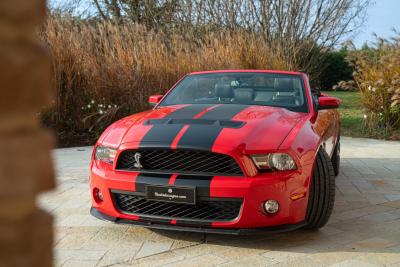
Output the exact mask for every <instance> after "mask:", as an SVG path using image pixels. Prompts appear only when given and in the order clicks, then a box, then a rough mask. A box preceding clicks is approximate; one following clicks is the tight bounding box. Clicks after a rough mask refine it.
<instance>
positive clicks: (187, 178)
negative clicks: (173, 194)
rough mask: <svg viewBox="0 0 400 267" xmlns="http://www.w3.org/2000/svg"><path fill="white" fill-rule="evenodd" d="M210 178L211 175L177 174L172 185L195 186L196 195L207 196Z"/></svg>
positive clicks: (208, 194)
mask: <svg viewBox="0 0 400 267" xmlns="http://www.w3.org/2000/svg"><path fill="white" fill-rule="evenodd" d="M212 178H213V176H196V175H178V176H177V177H176V179H175V182H174V186H190V187H196V196H198V197H209V196H210V185H211V180H212Z"/></svg>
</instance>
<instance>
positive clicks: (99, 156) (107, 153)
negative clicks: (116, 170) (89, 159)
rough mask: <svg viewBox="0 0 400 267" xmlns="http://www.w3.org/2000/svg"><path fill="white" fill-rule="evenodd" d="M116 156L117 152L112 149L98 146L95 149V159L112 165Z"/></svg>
mask: <svg viewBox="0 0 400 267" xmlns="http://www.w3.org/2000/svg"><path fill="white" fill-rule="evenodd" d="M116 154H117V150H116V149H114V148H110V147H105V146H98V147H96V153H95V159H96V160H101V161H104V162H106V163H109V164H113V162H114V158H115V155H116Z"/></svg>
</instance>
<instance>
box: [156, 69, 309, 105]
mask: <svg viewBox="0 0 400 267" xmlns="http://www.w3.org/2000/svg"><path fill="white" fill-rule="evenodd" d="M177 104H242V105H263V106H274V107H282V108H286V109H289V110H291V111H296V112H308V108H307V102H306V97H305V93H304V87H303V82H302V79H301V77H300V76H298V75H288V74H276V73H251V72H246V73H244V72H226V73H210V74H194V75H189V76H187V77H186V78H184V79H183V80H182V81H181V82H180V83H179V84H178V85H177V86H176V87H175V88H174V89H173V90H172V91H171V92H170V93H169V94H168V95H167V96H166V97H165V99H164V100H163V101H162V102H161V104H160V106H168V105H177Z"/></svg>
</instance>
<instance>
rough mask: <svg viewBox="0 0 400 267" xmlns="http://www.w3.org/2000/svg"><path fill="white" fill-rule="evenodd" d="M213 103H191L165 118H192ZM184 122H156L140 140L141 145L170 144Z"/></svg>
mask: <svg viewBox="0 0 400 267" xmlns="http://www.w3.org/2000/svg"><path fill="white" fill-rule="evenodd" d="M212 106H213V105H200V104H199V105H197V104H196V105H189V106H186V107H183V108H180V109H177V110H176V111H174V112H172V113H171V114H168V115H167V116H165V117H164V118H163V119H190V118H193V117H194V116H195V115H197V114H199V113H200V112H201V111H203V110H204V109H206V108H209V107H212ZM183 127H184V124H154V125H153V126H152V127H151V129H150V130H149V131H148V132H147V133H146V135H145V136H144V137H143V139H142V140H141V142H140V147H143V146H146V144H147V145H148V144H152V143H153V144H154V143H157V145H158V146H165V147H167V146H170V145H171V144H172V142H173V141H174V139H175V137H176V135H177V134H178V133H179V131H180V130H181V129H182V128H183Z"/></svg>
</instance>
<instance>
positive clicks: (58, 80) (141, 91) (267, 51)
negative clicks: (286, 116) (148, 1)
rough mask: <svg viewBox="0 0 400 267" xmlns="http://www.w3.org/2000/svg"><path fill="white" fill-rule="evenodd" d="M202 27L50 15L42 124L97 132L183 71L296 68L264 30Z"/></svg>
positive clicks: (65, 131)
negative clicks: (49, 81) (165, 28)
mask: <svg viewBox="0 0 400 267" xmlns="http://www.w3.org/2000/svg"><path fill="white" fill-rule="evenodd" d="M199 32H201V33H194V31H188V32H187V33H186V34H184V35H178V34H165V33H162V32H157V33H156V32H153V31H148V30H146V29H145V28H144V27H142V26H140V25H137V24H129V23H126V24H124V25H115V24H113V23H112V22H104V21H102V22H96V21H93V22H82V21H74V20H73V19H71V18H69V17H52V18H50V19H49V20H48V21H47V24H46V26H45V28H44V31H43V32H42V38H44V39H45V41H46V42H47V44H48V46H49V48H50V50H51V53H52V55H53V70H54V76H53V78H54V79H53V82H54V88H56V90H57V92H56V93H55V95H56V96H57V97H56V99H55V105H54V108H53V110H51V111H49V112H47V113H45V114H43V120H44V122H45V124H46V125H52V127H55V129H56V131H57V132H58V133H59V137H60V139H63V138H68V137H69V135H73V136H74V139H75V140H79V136H80V135H82V137H84V138H86V137H87V132H88V131H90V132H91V133H93V134H92V135H91V137H93V138H96V135H97V134H98V133H99V132H101V131H102V130H103V129H104V128H105V127H106V126H107V125H108V124H110V123H111V122H112V121H114V120H116V119H117V118H120V117H123V116H126V115H128V114H130V113H134V112H138V111H141V110H144V109H147V108H149V107H148V106H147V104H146V102H147V98H148V96H149V95H151V94H155V93H163V92H165V91H166V90H167V89H168V88H170V87H171V86H172V85H173V83H174V82H175V81H176V80H177V79H179V78H180V77H181V76H183V75H184V74H186V73H188V72H192V71H198V70H214V69H292V68H293V67H292V66H290V65H289V64H288V63H285V61H284V60H283V59H282V58H283V57H280V56H279V55H280V54H281V53H279V51H276V50H272V49H271V48H270V47H267V45H266V44H265V42H264V41H263V40H262V38H261V37H257V36H255V35H253V34H250V33H246V32H244V31H235V32H224V31H222V32H211V31H210V32H208V31H204V30H203V31H199ZM93 140H94V139H93ZM85 141H86V140H85ZM62 142H63V143H64V144H65V141H62ZM78 142H79V141H78Z"/></svg>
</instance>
